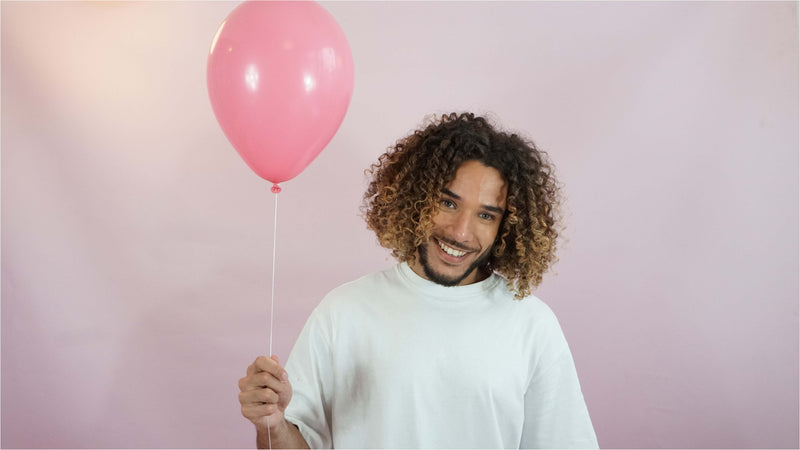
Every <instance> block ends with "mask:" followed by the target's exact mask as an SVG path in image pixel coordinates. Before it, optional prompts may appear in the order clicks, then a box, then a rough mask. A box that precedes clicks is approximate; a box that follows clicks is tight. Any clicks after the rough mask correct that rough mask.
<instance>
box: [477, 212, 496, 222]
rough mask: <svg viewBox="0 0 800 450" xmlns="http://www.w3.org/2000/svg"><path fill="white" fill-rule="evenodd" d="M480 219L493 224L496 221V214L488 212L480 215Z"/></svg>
mask: <svg viewBox="0 0 800 450" xmlns="http://www.w3.org/2000/svg"><path fill="white" fill-rule="evenodd" d="M478 217H480V218H481V219H483V220H486V221H488V222H491V221H493V220H494V219H495V217H494V214H489V213H487V212H482V213H480V214H478Z"/></svg>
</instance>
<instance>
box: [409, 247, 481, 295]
mask: <svg viewBox="0 0 800 450" xmlns="http://www.w3.org/2000/svg"><path fill="white" fill-rule="evenodd" d="M491 250H492V249H491V247H490V248H488V249H486V250H485V251H484V252H483V253H481V254H480V255H479V256H478V258H477V259H475V261H474V262H473V263H472V264H470V265H469V267H467V270H465V271H464V273H462V274H461V275H458V276H456V277H448V276H446V275H443V274H441V273H439V272H436V271H435V270H433V267H431V265H430V264H429V263H428V246H427V244H421V245H420V246H419V247H417V252H419V263H420V265H422V270H423V272H425V276H426V277H428V279H429V280H430V281H433V282H434V283H436V284H441V285H442V286H448V287H450V286H457V285H458V284H459V283H461V282H462V281H464V279H465V278H467V277H468V276H469V275H470V274H471V273H472V272H473V271H475V270H483V269H485V270H486V271H488V263H489V257H491V255H492V251H491Z"/></svg>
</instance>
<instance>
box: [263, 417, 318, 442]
mask: <svg viewBox="0 0 800 450" xmlns="http://www.w3.org/2000/svg"><path fill="white" fill-rule="evenodd" d="M270 441H271V442H270ZM270 444H272V445H271V448H309V447H308V443H306V440H305V439H303V435H302V434H300V430H299V429H298V428H297V427H296V426H295V425H294V424H292V423H289V422H287V421H286V420H285V419H284V421H283V424H281V425H278V426H275V427H273V428H272V431H270V433H269V434H268V433H267V430H261V429H258V430H257V435H256V445H257V447H258V448H270Z"/></svg>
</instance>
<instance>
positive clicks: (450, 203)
mask: <svg viewBox="0 0 800 450" xmlns="http://www.w3.org/2000/svg"><path fill="white" fill-rule="evenodd" d="M442 206H444V207H445V208H448V209H453V208H455V207H456V204H455V203H453V201H452V200H449V199H446V198H443V199H442Z"/></svg>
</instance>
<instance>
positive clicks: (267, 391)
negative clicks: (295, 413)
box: [239, 355, 309, 448]
mask: <svg viewBox="0 0 800 450" xmlns="http://www.w3.org/2000/svg"><path fill="white" fill-rule="evenodd" d="M239 391H240V392H239V403H241V405H242V415H243V416H244V417H246V418H247V419H249V420H250V421H251V422H253V424H254V425H255V426H256V433H257V436H256V444H257V445H258V448H270V447H271V448H309V447H308V444H307V443H306V441H305V439H303V436H302V435H301V434H300V431H299V430H298V429H297V427H296V426H294V425H292V424H290V423H289V422H287V421H286V419H285V418H284V411H285V410H286V407H287V406H288V405H289V402H290V401H291V399H292V385H291V383H289V375H288V374H287V373H286V371H285V370H284V369H283V367H281V366H280V364H279V361H278V357H277V356H274V355H273V356H272V357H271V358H265V357H263V356H259V357H258V358H256V360H255V361H254V362H253V364H251V365H250V366H249V367H248V368H247V375H246V376H245V377H244V378H242V379H241V380H239Z"/></svg>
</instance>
